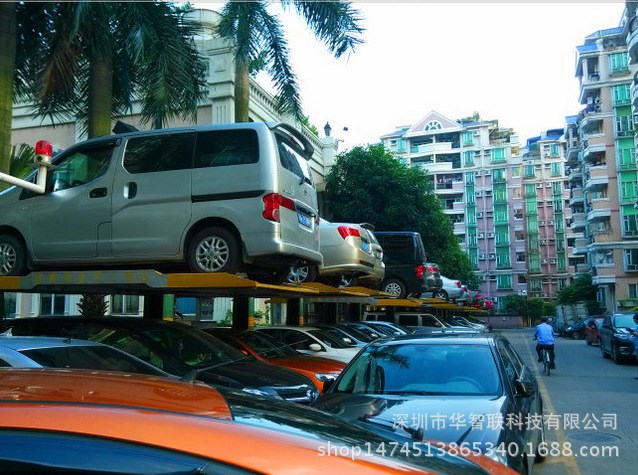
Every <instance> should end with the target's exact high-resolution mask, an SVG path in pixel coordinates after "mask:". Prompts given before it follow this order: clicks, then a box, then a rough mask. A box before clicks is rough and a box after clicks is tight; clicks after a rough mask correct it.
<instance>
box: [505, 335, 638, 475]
mask: <svg viewBox="0 0 638 475" xmlns="http://www.w3.org/2000/svg"><path fill="white" fill-rule="evenodd" d="M497 331H500V333H502V334H503V335H505V336H506V337H507V338H508V339H509V340H510V341H511V342H512V344H513V346H514V347H515V348H516V350H517V351H518V353H519V355H520V356H521V357H522V358H523V360H524V361H525V363H526V364H527V365H528V366H530V367H531V368H532V369H533V370H535V371H536V376H537V378H538V381H539V385H540V390H541V393H542V395H543V402H544V416H545V418H546V421H547V423H546V425H545V428H546V438H547V442H548V448H549V450H551V451H553V454H552V453H551V452H550V455H548V457H547V459H546V460H545V461H544V462H543V463H540V464H536V465H535V466H534V471H533V472H534V473H535V474H536V475H549V474H551V475H563V474H570V475H579V474H583V475H584V474H596V475H598V474H605V475H613V474H621V473H622V474H630V473H638V379H635V378H638V365H637V364H635V363H628V364H621V365H617V364H615V363H614V362H613V361H611V360H610V359H605V358H603V357H602V355H601V352H600V348H599V347H598V346H587V345H586V343H585V341H583V340H569V339H564V338H557V341H556V346H555V348H556V370H555V371H553V372H552V374H551V375H550V376H544V375H541V374H540V372H539V369H540V368H539V363H537V361H536V352H535V349H534V348H535V342H534V341H533V339H532V335H533V329H530V328H526V329H521V330H497ZM548 425H549V426H551V428H550V429H549V430H547V428H548Z"/></svg>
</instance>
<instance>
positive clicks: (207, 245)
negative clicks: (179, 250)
mask: <svg viewBox="0 0 638 475" xmlns="http://www.w3.org/2000/svg"><path fill="white" fill-rule="evenodd" d="M187 259H188V267H189V268H190V270H191V271H192V272H229V273H231V274H235V273H236V272H237V271H238V270H239V266H240V264H241V255H240V247H239V243H238V242H237V238H236V237H235V236H234V235H233V234H232V233H231V232H230V231H228V230H226V229H224V228H218V227H211V228H206V229H203V230H201V231H200V232H198V233H197V234H195V236H193V239H192V240H191V242H190V246H189V247H188V257H187Z"/></svg>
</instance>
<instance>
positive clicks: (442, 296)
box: [432, 290, 448, 300]
mask: <svg viewBox="0 0 638 475" xmlns="http://www.w3.org/2000/svg"><path fill="white" fill-rule="evenodd" d="M432 297H434V298H435V299H442V300H447V299H448V296H447V292H446V291H445V290H437V291H436V292H434V294H432Z"/></svg>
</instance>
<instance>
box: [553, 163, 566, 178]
mask: <svg viewBox="0 0 638 475" xmlns="http://www.w3.org/2000/svg"><path fill="white" fill-rule="evenodd" d="M562 172H563V170H562V166H561V163H560V162H553V163H552V164H551V174H552V176H560V174H561V173H562Z"/></svg>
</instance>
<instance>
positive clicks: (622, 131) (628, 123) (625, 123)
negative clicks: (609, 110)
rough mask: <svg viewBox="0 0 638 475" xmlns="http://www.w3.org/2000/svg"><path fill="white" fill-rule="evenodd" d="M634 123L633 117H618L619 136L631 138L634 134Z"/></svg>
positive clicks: (617, 128)
mask: <svg viewBox="0 0 638 475" xmlns="http://www.w3.org/2000/svg"><path fill="white" fill-rule="evenodd" d="M633 129H634V123H633V118H632V117H631V115H629V114H627V115H618V116H616V132H617V133H618V135H619V136H623V137H625V136H630V135H632V134H633Z"/></svg>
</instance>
